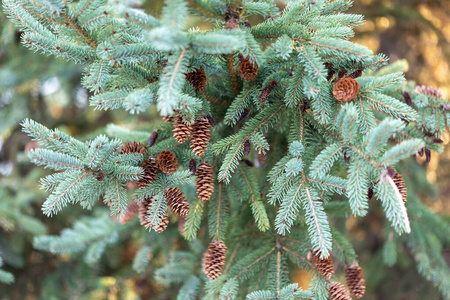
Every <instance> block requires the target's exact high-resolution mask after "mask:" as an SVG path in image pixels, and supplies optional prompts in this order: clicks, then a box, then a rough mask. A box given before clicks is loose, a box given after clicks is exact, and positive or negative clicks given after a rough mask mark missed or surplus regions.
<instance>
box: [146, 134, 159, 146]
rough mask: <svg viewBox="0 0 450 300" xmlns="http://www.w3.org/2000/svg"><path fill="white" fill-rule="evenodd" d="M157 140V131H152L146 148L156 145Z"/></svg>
mask: <svg viewBox="0 0 450 300" xmlns="http://www.w3.org/2000/svg"><path fill="white" fill-rule="evenodd" d="M157 138H158V130H155V131H153V133H152V135H151V136H150V138H149V139H148V146H149V147H151V146H153V145H154V144H155V143H156V139H157Z"/></svg>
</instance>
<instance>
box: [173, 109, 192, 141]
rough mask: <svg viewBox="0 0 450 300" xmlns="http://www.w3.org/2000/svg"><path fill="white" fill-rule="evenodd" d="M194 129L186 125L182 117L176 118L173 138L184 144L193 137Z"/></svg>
mask: <svg viewBox="0 0 450 300" xmlns="http://www.w3.org/2000/svg"><path fill="white" fill-rule="evenodd" d="M191 131H192V127H191V126H188V125H186V123H184V121H183V118H182V117H181V115H178V116H176V118H175V120H174V121H173V130H172V132H173V137H174V138H175V139H176V140H177V142H178V143H179V144H183V143H184V142H185V141H186V140H187V139H188V138H189V136H190V135H191Z"/></svg>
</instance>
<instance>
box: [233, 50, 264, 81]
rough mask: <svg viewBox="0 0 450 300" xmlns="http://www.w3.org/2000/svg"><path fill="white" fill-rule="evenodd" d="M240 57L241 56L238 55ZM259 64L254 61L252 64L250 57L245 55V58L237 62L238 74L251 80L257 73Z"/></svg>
mask: <svg viewBox="0 0 450 300" xmlns="http://www.w3.org/2000/svg"><path fill="white" fill-rule="evenodd" d="M240 57H242V56H240ZM258 70H259V66H258V64H257V63H256V62H255V63H254V64H253V63H252V62H250V58H249V57H248V56H247V57H246V58H242V59H241V62H240V63H239V68H238V71H239V76H241V78H242V79H244V80H253V79H255V78H256V75H258Z"/></svg>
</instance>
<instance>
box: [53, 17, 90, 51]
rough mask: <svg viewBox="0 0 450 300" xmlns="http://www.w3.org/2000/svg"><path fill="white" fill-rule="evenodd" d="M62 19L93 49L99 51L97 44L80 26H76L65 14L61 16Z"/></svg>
mask: <svg viewBox="0 0 450 300" xmlns="http://www.w3.org/2000/svg"><path fill="white" fill-rule="evenodd" d="M60 15H61V17H62V18H63V19H64V20H65V21H66V22H67V24H68V25H69V26H70V27H72V28H73V30H75V31H76V32H77V33H78V34H79V35H80V36H81V37H82V38H83V39H84V40H85V41H86V42H87V43H88V44H89V45H90V46H91V47H92V48H94V49H97V47H98V46H97V43H96V42H95V41H94V40H93V39H91V38H90V37H89V36H88V35H87V34H86V33H85V32H84V31H83V29H81V27H80V26H78V24H76V23H75V22H74V21H72V19H71V18H70V17H69V16H68V15H66V14H65V13H61V14H60Z"/></svg>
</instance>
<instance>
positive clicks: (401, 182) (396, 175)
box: [387, 167, 408, 202]
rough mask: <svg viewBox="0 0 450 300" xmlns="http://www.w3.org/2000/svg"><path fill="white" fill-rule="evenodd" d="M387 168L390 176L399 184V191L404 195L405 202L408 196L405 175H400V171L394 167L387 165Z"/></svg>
mask: <svg viewBox="0 0 450 300" xmlns="http://www.w3.org/2000/svg"><path fill="white" fill-rule="evenodd" d="M387 170H388V174H389V176H391V178H392V180H393V181H394V183H395V185H396V186H397V189H398V191H399V193H400V194H401V195H402V200H403V202H406V199H407V198H408V191H407V189H406V184H405V181H404V180H403V176H402V175H400V173H397V172H396V171H395V170H394V168H392V167H387Z"/></svg>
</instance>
